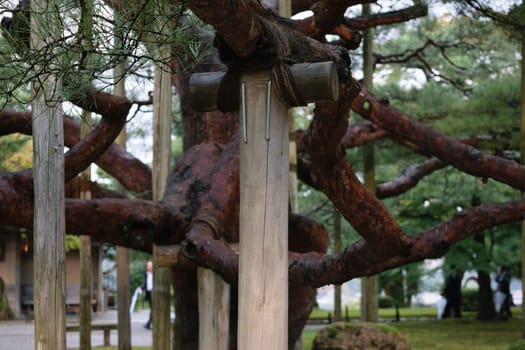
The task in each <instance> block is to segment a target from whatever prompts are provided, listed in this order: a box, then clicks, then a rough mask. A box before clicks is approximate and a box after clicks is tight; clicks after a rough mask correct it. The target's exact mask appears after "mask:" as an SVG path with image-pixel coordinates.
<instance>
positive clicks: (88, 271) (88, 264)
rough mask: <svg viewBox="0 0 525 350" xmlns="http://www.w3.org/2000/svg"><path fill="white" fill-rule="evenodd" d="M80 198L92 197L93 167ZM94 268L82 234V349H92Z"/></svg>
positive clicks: (84, 127) (85, 125)
mask: <svg viewBox="0 0 525 350" xmlns="http://www.w3.org/2000/svg"><path fill="white" fill-rule="evenodd" d="M80 125H81V127H80V135H81V137H85V136H86V135H87V134H88V133H89V132H90V131H91V113H90V112H85V113H83V114H82V121H81V124H80ZM80 176H81V181H80V199H91V198H92V195H91V186H90V185H91V183H90V181H91V167H87V169H86V170H84V171H83V172H82V173H81V175H80ZM92 275H93V269H92V259H91V236H87V235H81V236H80V350H91V310H92V305H91V300H92V297H91V294H92V289H91V286H92V281H93V276H92Z"/></svg>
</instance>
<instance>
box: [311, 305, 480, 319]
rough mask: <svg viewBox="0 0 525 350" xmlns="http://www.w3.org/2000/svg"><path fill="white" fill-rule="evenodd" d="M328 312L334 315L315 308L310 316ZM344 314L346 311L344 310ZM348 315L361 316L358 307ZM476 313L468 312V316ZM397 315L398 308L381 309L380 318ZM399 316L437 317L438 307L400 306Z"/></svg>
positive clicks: (325, 314)
mask: <svg viewBox="0 0 525 350" xmlns="http://www.w3.org/2000/svg"><path fill="white" fill-rule="evenodd" d="M328 313H330V314H331V315H332V317H333V315H334V312H333V311H329V310H321V309H318V308H314V309H313V310H312V313H311V314H310V317H327V315H328ZM343 314H344V311H343ZM348 315H349V317H350V319H354V320H355V319H358V318H359V317H360V311H359V310H357V309H350V310H349V311H348ZM470 315H474V313H468V312H467V313H466V316H470ZM395 316H396V310H395V309H393V308H389V309H379V318H383V319H392V318H395ZM399 316H400V317H403V318H411V317H436V309H435V308H432V307H426V308H400V309H399Z"/></svg>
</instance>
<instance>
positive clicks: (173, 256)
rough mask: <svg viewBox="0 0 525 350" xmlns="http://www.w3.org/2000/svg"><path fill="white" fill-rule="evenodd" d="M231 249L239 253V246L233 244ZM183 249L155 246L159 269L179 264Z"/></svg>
mask: <svg viewBox="0 0 525 350" xmlns="http://www.w3.org/2000/svg"><path fill="white" fill-rule="evenodd" d="M229 246H230V248H231V249H232V250H234V251H235V252H237V253H238V252H239V244H238V243H231V244H229ZM181 251H182V248H181V246H180V245H179V244H174V245H161V246H158V245H154V246H153V255H154V256H155V260H156V262H157V266H159V267H169V266H175V265H177V263H178V262H179V256H180V254H182V252H181Z"/></svg>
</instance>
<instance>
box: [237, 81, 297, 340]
mask: <svg viewBox="0 0 525 350" xmlns="http://www.w3.org/2000/svg"><path fill="white" fill-rule="evenodd" d="M270 82H271V80H270V75H269V73H268V72H258V73H252V74H246V75H244V76H243V83H242V84H243V85H244V88H243V89H244V91H245V106H244V109H245V113H243V111H242V107H241V114H244V115H245V116H244V117H243V119H244V121H242V122H241V123H242V125H243V128H245V130H244V131H245V132H244V131H243V132H242V134H243V135H242V137H241V139H243V140H242V142H241V147H240V148H241V150H240V152H241V156H240V162H241V166H240V167H241V175H240V193H241V205H240V232H241V235H240V255H239V323H238V328H237V330H238V348H239V349H254V350H255V349H261V350H263V349H275V350H284V349H287V348H288V170H289V165H288V164H289V160H288V147H289V146H288V108H287V107H286V106H285V105H283V104H282V103H281V102H280V100H279V98H278V97H277V96H276V95H275V93H274V92H273V91H272V89H271V86H269V84H270ZM269 90H270V91H269ZM268 95H269V96H268ZM269 100H270V101H271V103H268V101H269ZM268 105H269V106H268ZM268 108H269V109H270V110H269V111H268V110H267V109H268ZM268 113H269V115H268ZM268 124H269V125H268ZM267 128H269V133H267Z"/></svg>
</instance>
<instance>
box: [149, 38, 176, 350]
mask: <svg viewBox="0 0 525 350" xmlns="http://www.w3.org/2000/svg"><path fill="white" fill-rule="evenodd" d="M158 54H159V57H160V58H161V59H162V58H163V57H164V58H165V57H169V54H170V51H169V47H161V48H160V49H159V53H158ZM154 84H155V87H154V93H153V173H152V176H153V199H154V200H161V199H162V197H163V196H164V192H165V191H166V183H167V180H168V175H169V170H170V158H171V97H172V96H171V68H170V67H169V66H168V65H166V64H163V63H158V64H157V66H156V67H155V73H154ZM153 266H154V271H153V291H152V301H153V349H155V350H168V349H170V348H171V327H170V326H171V323H170V288H171V272H170V269H169V268H167V267H159V265H158V263H157V261H155V256H154V261H153Z"/></svg>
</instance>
